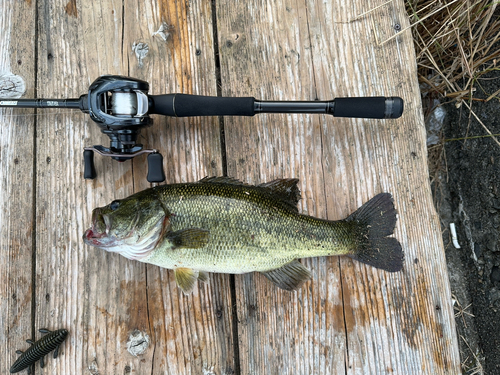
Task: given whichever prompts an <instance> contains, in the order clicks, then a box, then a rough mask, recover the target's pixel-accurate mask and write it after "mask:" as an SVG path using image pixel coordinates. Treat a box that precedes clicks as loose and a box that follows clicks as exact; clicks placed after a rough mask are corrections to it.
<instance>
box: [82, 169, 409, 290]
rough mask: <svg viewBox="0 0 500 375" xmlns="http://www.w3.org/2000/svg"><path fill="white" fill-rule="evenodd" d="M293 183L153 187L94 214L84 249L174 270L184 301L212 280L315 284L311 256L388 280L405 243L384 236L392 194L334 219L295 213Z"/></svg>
mask: <svg viewBox="0 0 500 375" xmlns="http://www.w3.org/2000/svg"><path fill="white" fill-rule="evenodd" d="M298 182H299V180H298V179H294V178H288V179H286V178H285V179H277V180H273V181H270V182H266V183H261V184H259V185H250V184H246V183H243V182H241V181H239V180H237V179H234V178H230V177H205V178H203V179H201V180H199V181H197V182H190V183H177V184H165V185H159V186H156V187H152V188H149V189H146V190H143V191H140V192H138V193H135V194H133V195H131V196H129V197H127V198H124V199H120V200H114V201H112V202H111V203H110V204H108V205H107V206H105V207H99V208H95V209H94V210H93V211H92V225H91V227H90V228H89V229H87V230H86V231H85V233H84V235H83V241H84V242H85V243H86V244H88V245H91V246H95V247H97V248H100V249H103V250H106V251H108V252H116V253H119V254H121V255H122V256H124V257H126V258H128V259H132V260H137V261H140V262H144V263H150V264H154V265H157V266H159V267H163V268H167V269H171V270H173V271H174V276H175V280H176V282H177V285H178V286H179V288H180V289H181V290H182V291H183V292H184V293H185V294H190V293H191V292H192V290H193V288H194V287H195V284H196V281H197V280H199V281H202V282H206V281H207V280H208V273H231V274H243V273H248V272H260V273H262V274H263V275H264V276H266V277H267V278H268V279H269V280H270V281H271V282H273V283H274V284H276V285H277V286H278V287H279V288H281V289H284V290H288V291H294V290H297V289H299V288H300V287H301V286H302V285H303V284H304V283H305V282H306V281H308V280H309V279H310V278H311V277H312V274H311V272H310V271H309V270H308V269H307V268H306V267H305V266H304V265H303V264H302V263H301V262H300V261H299V259H302V258H308V257H320V256H343V255H344V256H348V257H350V258H352V259H355V260H357V261H360V262H363V263H366V264H368V265H370V266H373V267H376V268H379V269H382V270H385V271H388V272H397V271H400V270H401V269H402V268H403V263H404V253H403V250H402V247H401V244H400V243H399V241H398V240H397V239H396V238H394V237H390V236H391V235H392V234H393V232H394V229H395V226H396V221H397V211H396V209H395V207H394V202H393V198H392V195H391V194H390V193H380V194H378V195H376V196H375V197H373V198H372V199H370V200H369V201H368V202H366V203H365V204H363V205H362V206H361V207H360V208H359V209H358V210H356V211H355V212H354V213H352V214H351V215H349V216H348V217H347V218H345V219H343V220H335V221H332V220H325V219H321V218H315V217H312V216H309V215H306V214H301V213H299V210H298V206H297V205H298V202H299V200H300V195H301V193H300V190H299V188H298V186H297V184H298Z"/></svg>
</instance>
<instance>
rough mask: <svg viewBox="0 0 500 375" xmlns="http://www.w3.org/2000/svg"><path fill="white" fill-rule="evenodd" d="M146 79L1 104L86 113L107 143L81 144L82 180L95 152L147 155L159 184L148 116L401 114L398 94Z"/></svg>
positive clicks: (99, 82)
mask: <svg viewBox="0 0 500 375" xmlns="http://www.w3.org/2000/svg"><path fill="white" fill-rule="evenodd" d="M148 91H149V84H148V83H147V82H146V81H143V80H140V79H135V78H130V77H124V76H118V75H105V76H101V77H99V78H97V79H96V80H95V81H94V82H93V83H92V84H91V85H90V87H89V90H88V94H84V95H81V96H80V97H79V98H78V99H0V108H1V107H17V108H71V109H79V110H81V111H82V112H84V113H87V114H89V116H90V118H91V119H92V120H93V121H94V122H95V123H96V124H97V125H98V126H99V127H100V128H101V131H102V132H103V133H104V134H106V135H107V136H108V137H109V138H110V146H109V147H104V146H101V145H98V146H92V147H85V148H84V162H85V167H84V178H86V179H94V178H95V177H96V176H97V173H96V171H95V168H94V152H96V153H98V154H100V155H102V156H109V157H111V158H113V159H115V160H118V161H125V160H128V159H132V158H133V157H135V156H138V155H141V154H148V175H147V180H148V181H149V182H163V181H164V180H165V174H164V172H163V157H162V155H161V154H160V153H159V152H158V151H157V150H154V149H144V148H143V145H142V144H138V143H137V139H138V136H139V133H140V130H141V129H142V128H144V127H147V126H151V125H152V123H153V119H152V118H151V117H150V116H149V115H152V114H157V115H164V116H171V117H194V116H254V115H255V114H258V113H316V114H329V115H332V116H334V117H351V118H373V119H394V118H398V117H400V116H401V115H402V113H403V99H401V98H399V97H354V98H336V99H334V100H330V101H262V100H257V99H255V98H253V97H239V98H230V97H220V96H201V95H186V94H165V95H148Z"/></svg>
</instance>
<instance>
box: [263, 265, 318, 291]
mask: <svg viewBox="0 0 500 375" xmlns="http://www.w3.org/2000/svg"><path fill="white" fill-rule="evenodd" d="M262 274H263V275H264V276H265V277H267V278H268V279H269V280H271V281H272V282H273V283H274V284H276V285H277V286H278V287H280V288H281V289H285V290H288V291H292V290H297V289H299V288H300V287H301V286H302V284H304V283H305V282H306V281H307V280H309V279H310V278H311V272H310V271H309V270H308V269H307V268H306V267H304V266H303V265H302V264H301V263H300V262H299V261H298V260H292V261H291V262H290V263H287V264H285V265H284V266H282V267H280V268H277V269H275V270H271V271H266V272H262Z"/></svg>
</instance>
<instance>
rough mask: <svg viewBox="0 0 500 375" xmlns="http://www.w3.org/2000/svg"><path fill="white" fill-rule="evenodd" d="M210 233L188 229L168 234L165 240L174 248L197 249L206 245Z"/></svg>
mask: <svg viewBox="0 0 500 375" xmlns="http://www.w3.org/2000/svg"><path fill="white" fill-rule="evenodd" d="M209 234H210V232H209V231H208V230H205V229H198V228H189V229H183V230H178V231H176V232H170V233H168V234H167V238H168V239H169V240H170V241H171V242H172V244H173V245H174V246H175V247H188V248H192V249H199V248H201V247H203V246H205V245H206V244H207V243H208V240H209V238H210V235H209Z"/></svg>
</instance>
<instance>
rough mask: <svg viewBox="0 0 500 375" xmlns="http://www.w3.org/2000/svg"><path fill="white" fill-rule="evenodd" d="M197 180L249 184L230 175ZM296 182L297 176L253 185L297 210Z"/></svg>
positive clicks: (237, 184)
mask: <svg viewBox="0 0 500 375" xmlns="http://www.w3.org/2000/svg"><path fill="white" fill-rule="evenodd" d="M198 182H199V183H208V184H210V183H218V184H230V185H236V186H251V185H249V184H247V183H245V182H242V181H240V180H238V179H236V178H232V177H204V178H202V179H201V180H200V181H198ZM298 182H299V180H298V179H297V178H281V179H276V180H273V181H269V182H263V183H262V184H259V185H255V187H256V188H263V189H265V190H266V191H267V192H268V193H270V194H271V195H273V196H274V197H275V198H277V199H279V200H280V201H281V202H283V203H285V204H286V205H287V206H289V207H290V208H292V209H293V210H295V211H297V210H298V209H297V203H299V200H300V190H299V187H298V186H297V184H298Z"/></svg>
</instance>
